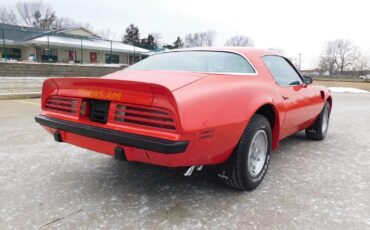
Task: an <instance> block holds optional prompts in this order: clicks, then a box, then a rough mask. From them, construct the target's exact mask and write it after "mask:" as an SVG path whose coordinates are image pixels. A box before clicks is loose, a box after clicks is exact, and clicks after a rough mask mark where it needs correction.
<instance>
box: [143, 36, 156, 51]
mask: <svg viewBox="0 0 370 230" xmlns="http://www.w3.org/2000/svg"><path fill="white" fill-rule="evenodd" d="M141 47H143V48H145V49H148V50H154V49H155V48H156V47H157V44H156V43H155V38H154V36H153V35H152V34H148V37H147V38H143V39H141Z"/></svg>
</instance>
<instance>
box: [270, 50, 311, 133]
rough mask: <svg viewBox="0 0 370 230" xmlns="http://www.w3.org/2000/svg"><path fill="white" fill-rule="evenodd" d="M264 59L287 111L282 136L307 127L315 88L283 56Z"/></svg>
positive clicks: (284, 109) (271, 56)
mask: <svg viewBox="0 0 370 230" xmlns="http://www.w3.org/2000/svg"><path fill="white" fill-rule="evenodd" d="M263 61H264V62H265V64H266V66H267V67H268V69H269V70H270V73H271V75H272V77H273V78H274V80H275V82H276V85H277V88H278V91H279V93H280V95H281V100H282V104H283V106H282V107H283V111H284V112H285V115H284V118H283V119H284V120H283V124H282V127H281V129H280V130H281V138H284V137H286V136H289V135H290V134H292V133H295V132H297V131H299V130H302V129H304V128H305V124H306V123H307V122H308V121H310V119H311V118H312V116H313V113H314V111H313V108H311V106H312V105H313V100H314V98H315V91H314V89H313V88H312V87H311V86H310V85H307V84H304V83H303V79H302V77H301V76H300V74H299V73H298V71H297V70H296V69H295V68H294V66H293V65H292V64H291V63H290V62H289V61H288V60H287V59H285V58H283V57H281V56H275V55H268V56H264V57H263Z"/></svg>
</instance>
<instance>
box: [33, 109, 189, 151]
mask: <svg viewBox="0 0 370 230" xmlns="http://www.w3.org/2000/svg"><path fill="white" fill-rule="evenodd" d="M35 121H36V122H37V123H39V124H40V125H43V126H47V127H50V128H54V129H57V130H64V131H67V132H71V133H75V134H78V135H81V136H87V137H91V138H95V139H99V140H103V141H109V142H113V143H116V144H122V145H126V146H131V147H135V148H139V149H145V150H150V151H154V152H159V153H165V154H174V153H182V152H184V151H185V150H186V148H187V146H188V143H189V142H188V141H169V140H165V139H160V138H155V137H148V136H143V135H137V134H132V133H127V132H120V131H116V130H112V129H105V128H100V127H95V126H91V125H85V124H79V123H75V122H70V121H65V120H61V119H57V118H53V117H49V116H44V115H38V116H36V117H35Z"/></svg>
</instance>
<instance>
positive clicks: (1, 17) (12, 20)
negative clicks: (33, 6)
mask: <svg viewBox="0 0 370 230" xmlns="http://www.w3.org/2000/svg"><path fill="white" fill-rule="evenodd" d="M0 23H5V24H13V25H16V24H17V23H18V21H17V16H16V15H15V13H14V11H13V10H12V9H10V8H7V7H5V6H0Z"/></svg>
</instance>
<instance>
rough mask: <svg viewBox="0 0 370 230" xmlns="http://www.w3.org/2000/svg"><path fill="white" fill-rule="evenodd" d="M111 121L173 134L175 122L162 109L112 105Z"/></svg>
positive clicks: (167, 112)
mask: <svg viewBox="0 0 370 230" xmlns="http://www.w3.org/2000/svg"><path fill="white" fill-rule="evenodd" d="M111 108H112V120H113V121H114V122H117V123H123V124H129V125H137V126H144V127H151V128H155V129H160V130H165V131H171V132H175V131H176V130H177V128H176V122H175V119H174V116H173V115H172V113H171V112H170V111H168V110H165V109H162V108H153V107H144V106H138V105H128V104H118V103H117V104H114V105H113V106H112V107H111Z"/></svg>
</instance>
